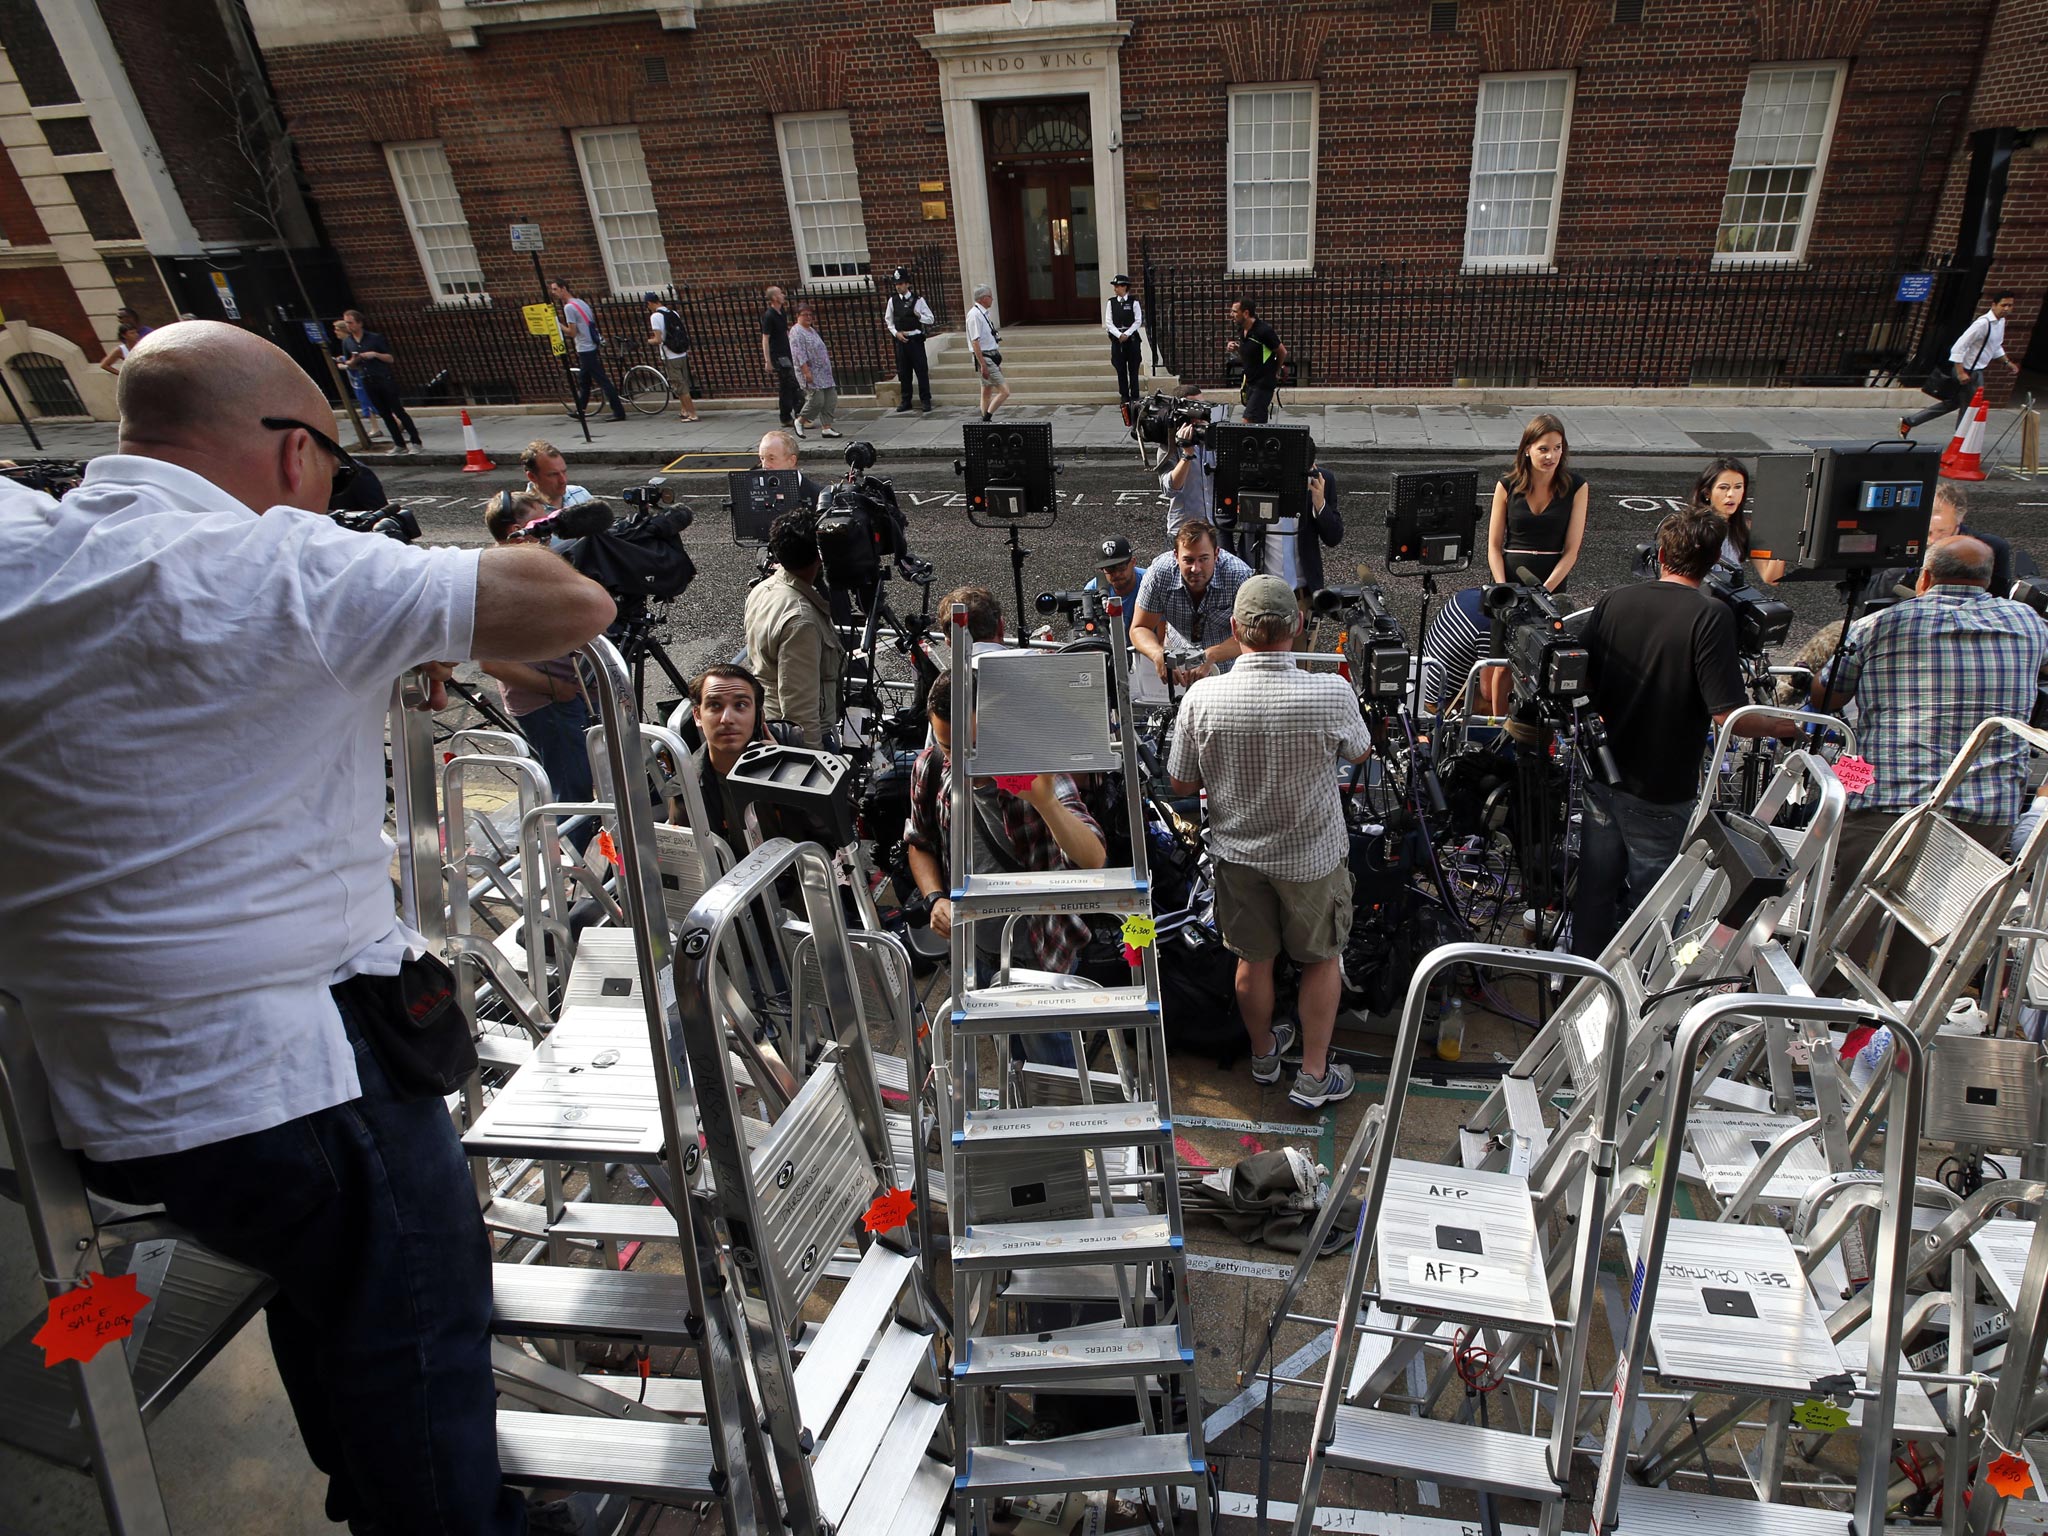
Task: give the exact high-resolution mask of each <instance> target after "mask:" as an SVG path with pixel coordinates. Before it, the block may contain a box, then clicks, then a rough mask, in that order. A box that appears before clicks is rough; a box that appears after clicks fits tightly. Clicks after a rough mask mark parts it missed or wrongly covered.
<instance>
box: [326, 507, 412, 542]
mask: <svg viewBox="0 0 2048 1536" xmlns="http://www.w3.org/2000/svg"><path fill="white" fill-rule="evenodd" d="M327 515H328V516H329V517H331V518H333V519H334V524H335V526H336V527H337V528H346V529H348V531H349V532H350V533H381V534H383V535H384V537H385V538H387V539H396V540H397V541H398V542H399V543H401V544H411V543H414V542H416V541H417V540H418V538H419V536H420V520H419V519H418V518H417V517H415V516H414V515H413V513H412V511H411V510H410V509H409V508H406V507H401V506H397V505H395V504H394V505H392V506H388V507H380V508H379V509H378V510H377V511H375V512H330V513H328V514H327Z"/></svg>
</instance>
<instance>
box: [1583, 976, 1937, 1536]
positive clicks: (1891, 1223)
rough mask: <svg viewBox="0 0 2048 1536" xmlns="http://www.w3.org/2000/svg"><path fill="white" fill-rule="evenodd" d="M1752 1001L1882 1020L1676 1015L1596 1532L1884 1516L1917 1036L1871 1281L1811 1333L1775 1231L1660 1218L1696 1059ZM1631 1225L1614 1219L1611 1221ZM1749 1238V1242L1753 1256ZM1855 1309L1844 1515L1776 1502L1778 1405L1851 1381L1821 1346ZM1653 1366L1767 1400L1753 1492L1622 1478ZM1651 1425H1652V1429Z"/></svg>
mask: <svg viewBox="0 0 2048 1536" xmlns="http://www.w3.org/2000/svg"><path fill="white" fill-rule="evenodd" d="M1758 1011H1769V1012H1772V1013H1775V1014H1776V1015H1777V1016H1779V1017H1782V1018H1785V1019H1788V1020H1811V1021H1820V1022H1822V1023H1840V1024H1842V1025H1844V1026H1845V1027H1846V1026H1849V1025H1853V1024H1857V1023H1864V1022H1869V1021H1870V1020H1872V1018H1873V1017H1875V1018H1877V1019H1879V1020H1882V1019H1883V1018H1884V1017H1885V1016H1886V1015H1885V1014H1884V1013H1883V1012H1875V1013H1874V1011H1873V1009H1872V1008H1871V1006H1870V1005H1869V1004H1867V1003H1857V1002H1847V1001H1836V1000H1833V999H1820V998H1770V999H1764V998H1759V997H1755V996H1740V995H1737V996H1721V997H1710V998H1705V999H1702V1000H1700V1001H1697V1002H1695V1003H1694V1004H1693V1005H1692V1006H1691V1007H1690V1008H1688V1009H1687V1010H1686V1014H1685V1017H1684V1019H1683V1020H1682V1021H1681V1022H1680V1024H1679V1027H1678V1031H1677V1036H1676V1039H1675V1040H1674V1042H1673V1044H1672V1047H1671V1056H1670V1072H1671V1076H1672V1079H1673V1082H1672V1086H1671V1089H1670V1091H1669V1092H1667V1093H1666V1094H1665V1095H1663V1099H1662V1104H1663V1108H1662V1113H1661V1116H1660V1119H1661V1124H1660V1126H1659V1128H1658V1132H1657V1138H1656V1142H1655V1147H1654V1151H1653V1154H1652V1157H1651V1160H1650V1167H1649V1186H1648V1196H1647V1198H1648V1206H1647V1209H1646V1211H1645V1213H1644V1215H1643V1217H1642V1218H1641V1220H1640V1222H1637V1223H1634V1231H1635V1233H1636V1239H1635V1242H1634V1244H1633V1246H1632V1255H1633V1262H1634V1272H1633V1273H1634V1278H1633V1280H1632V1282H1631V1287H1630V1296H1629V1300H1630V1307H1629V1311H1628V1317H1627V1321H1626V1326H1625V1333H1624V1337H1623V1338H1621V1339H1619V1340H1617V1342H1616V1352H1617V1357H1618V1363H1617V1368H1616V1382H1615V1391H1614V1400H1613V1406H1612V1408H1611V1409H1610V1410H1609V1413H1608V1416H1607V1423H1606V1429H1605V1434H1604V1439H1603V1446H1602V1455H1601V1462H1600V1472H1599V1481H1598V1483H1597V1485H1596V1488H1595V1492H1594V1501H1593V1530H1594V1531H1595V1533H1596V1536H1614V1533H1616V1532H1629V1533H1642V1536H1662V1533H1671V1532H1678V1531H1697V1530H1698V1529H1700V1528H1702V1527H1707V1526H1711V1527H1712V1528H1713V1529H1715V1530H1718V1531H1722V1532H1727V1533H1732V1536H1765V1533H1768V1536H1850V1533H1852V1532H1854V1533H1862V1532H1872V1531H1880V1530H1882V1529H1883V1528H1884V1525H1885V1514H1886V1509H1887V1505H1888V1502H1889V1488H1890V1481H1891V1478H1890V1472H1891V1456H1892V1432H1893V1425H1894V1422H1895V1419H1896V1409H1897V1402H1898V1395H1899V1393H1898V1388H1899V1373H1900V1362H1899V1340H1900V1337H1901V1327H1902V1323H1903V1318H1904V1313H1905V1303H1906V1288H1907V1279H1908V1271H1909V1266H1910V1264H1911V1262H1912V1250H1913V1248H1914V1246H1915V1244H1914V1237H1913V1227H1912V1222H1911V1220H1910V1214H1909V1213H1910V1211H1911V1202H1912V1198H1913V1160H1914V1157H1915V1155H1916V1153H1917V1151H1918V1145H1919V1128H1920V1111H1921V1107H1922V1104H1921V1100H1922V1083H1923V1062H1922V1057H1921V1052H1920V1049H1919V1043H1918V1041H1917V1040H1915V1039H1913V1038H1911V1037H1910V1036H1909V1035H1908V1034H1907V1033H1906V1032H1904V1031H1901V1032H1899V1038H1900V1040H1901V1046H1900V1048H1901V1050H1902V1051H1903V1052H1904V1055H1905V1063H1904V1072H1903V1076H1902V1079H1901V1081H1902V1083H1903V1085H1904V1092H1903V1093H1901V1094H1899V1095H1897V1096H1896V1099H1895V1102H1894V1104H1893V1106H1892V1113H1891V1123H1890V1125H1889V1127H1888V1128H1887V1132H1886V1144H1885V1166H1884V1172H1883V1175H1882V1184H1881V1186H1880V1187H1881V1192H1882V1200H1883V1214H1882V1216H1881V1217H1880V1220H1879V1227H1878V1235H1877V1240H1876V1243H1875V1253H1874V1256H1873V1259H1874V1262H1873V1273H1872V1278H1871V1283H1870V1284H1869V1286H1868V1287H1866V1288H1865V1291H1864V1302H1863V1305H1862V1306H1860V1307H1849V1308H1843V1309H1841V1310H1839V1311H1837V1313H1836V1314H1835V1315H1834V1316H1833V1317H1832V1318H1830V1319H1828V1320H1827V1322H1826V1323H1825V1324H1824V1325H1823V1326H1822V1327H1821V1329H1820V1330H1819V1337H1818V1339H1817V1340H1816V1338H1815V1337H1814V1329H1813V1327H1812V1318H1811V1316H1810V1308H1811V1306H1812V1298H1811V1296H1810V1294H1809V1293H1808V1291H1807V1288H1806V1286H1805V1284H1804V1276H1803V1272H1802V1270H1801V1267H1800V1262H1799V1260H1798V1258H1797V1257H1796V1256H1795V1255H1794V1254H1793V1252H1792V1249H1791V1246H1790V1243H1789V1241H1788V1240H1786V1239H1785V1237H1784V1234H1783V1233H1782V1232H1780V1231H1778V1230H1777V1229H1775V1228H1764V1227H1741V1226H1731V1225H1729V1224H1726V1223H1699V1222H1685V1223H1679V1222H1675V1221H1674V1219H1673V1214H1672V1211H1673V1205H1674V1201H1675V1197H1676V1193H1677V1186H1678V1177H1679V1174H1678V1161H1679V1148H1680V1145H1681V1143H1682V1140H1683V1130H1684V1123H1685V1119H1686V1116H1687V1114H1688V1112H1689V1110H1690V1108H1691V1106H1692V1104H1693V1103H1694V1100H1695V1093H1694V1090H1695V1088H1696V1086H1697V1084H1696V1079H1697V1077H1698V1076H1699V1075H1700V1073H1701V1070H1702V1056H1703V1055H1704V1053H1705V1050H1706V1048H1707V1047H1708V1046H1709V1044H1710V1043H1711V1042H1712V1041H1713V1040H1714V1039H1715V1038H1716V1036H1717V1035H1718V1034H1720V1033H1721V1032H1723V1031H1725V1030H1726V1028H1727V1027H1728V1026H1729V1025H1730V1024H1731V1022H1732V1021H1734V1020H1735V1019H1737V1018H1738V1017H1739V1016H1741V1015H1743V1014H1744V1013H1746V1012H1750V1013H1753V1012H1758ZM1617 1214H1618V1213H1617ZM1629 1225H1630V1224H1629V1223H1626V1222H1624V1223H1623V1226H1624V1230H1628V1228H1629ZM1701 1229H1704V1230H1703V1231H1702V1230H1701ZM1773 1239H1775V1240H1776V1243H1775V1244H1774V1243H1773V1242H1772V1240H1773ZM1717 1245H1718V1246H1717ZM1778 1245H1782V1248H1780V1247H1779V1246H1778ZM1751 1247H1754V1248H1755V1249H1756V1250H1757V1251H1755V1252H1751V1251H1750V1248H1751ZM1766 1248H1768V1251H1765V1250H1766ZM1695 1249H1697V1251H1695ZM1688 1255H1690V1256H1688ZM1788 1260H1789V1272H1787V1261H1788ZM1674 1301H1678V1302H1680V1303H1681V1304H1682V1309H1674V1307H1673V1302H1674ZM1660 1307H1661V1308H1662V1309H1663V1310H1662V1312H1661V1313H1660ZM1866 1319H1867V1321H1868V1323H1869V1334H1868V1338H1867V1341H1866V1343H1865V1345H1864V1350H1865V1358H1866V1360H1867V1362H1868V1367H1867V1369H1866V1372H1865V1374H1864V1377H1863V1382H1864V1388H1863V1393H1864V1412H1863V1424H1862V1428H1861V1430H1860V1432H1859V1434H1858V1452H1859V1460H1858V1470H1857V1479H1856V1484H1855V1488H1854V1491H1853V1508H1852V1510H1850V1511H1848V1512H1843V1511H1840V1510H1833V1509H1824V1508H1815V1507H1810V1506H1805V1505H1799V1504H1792V1503H1787V1502H1785V1501H1784V1500H1783V1498H1782V1497H1781V1494H1782V1492H1783V1490H1782V1489H1781V1488H1780V1487H1779V1480H1780V1477H1781V1473H1782V1455H1781V1454H1775V1453H1777V1452H1779V1451H1780V1449H1781V1447H1782V1443H1783V1438H1784V1434H1785V1430H1786V1427H1787V1424H1788V1420H1789V1413H1790V1409H1791V1406H1792V1400H1793V1399H1794V1398H1795V1397H1806V1396H1820V1397H1827V1396H1831V1395H1838V1394H1842V1393H1846V1392H1848V1391H1849V1390H1850V1389H1851V1385H1852V1381H1853V1378H1852V1377H1851V1376H1850V1374H1849V1373H1848V1372H1847V1370H1846V1369H1845V1368H1844V1367H1845V1365H1846V1362H1844V1361H1843V1360H1842V1358H1841V1356H1840V1354H1839V1352H1838V1351H1836V1350H1835V1349H1834V1346H1833V1339H1834V1337H1836V1336H1842V1335H1846V1334H1847V1333H1848V1332H1849V1331H1851V1330H1852V1329H1853V1328H1854V1327H1855V1326H1857V1325H1858V1324H1860V1323H1861V1322H1863V1321H1864V1320H1866ZM1836 1330H1839V1334H1838V1333H1837V1332H1836ZM1822 1346H1825V1347H1824V1348H1823V1347H1822ZM1830 1367H1833V1369H1831V1370H1829V1368H1830ZM1815 1369H1822V1370H1829V1374H1828V1375H1827V1376H1825V1377H1822V1378H1820V1379H1813V1378H1811V1377H1810V1376H1809V1375H1808V1373H1809V1372H1810V1371H1812V1370H1815ZM1652 1372H1654V1373H1655V1374H1658V1375H1659V1376H1660V1377H1662V1378H1665V1379H1668V1380H1671V1381H1674V1382H1676V1383H1678V1384H1680V1385H1685V1384H1687V1383H1691V1384H1695V1385H1698V1386H1701V1387H1703V1388H1704V1389H1705V1390H1707V1391H1709V1392H1713V1393H1723V1394H1724V1393H1728V1392H1731V1391H1732V1392H1735V1393H1737V1394H1741V1395H1747V1396H1751V1397H1769V1398H1773V1399H1775V1400H1776V1401H1777V1402H1778V1403H1779V1404H1780V1405H1781V1406H1780V1407H1779V1409H1778V1410H1777V1411H1776V1412H1774V1414H1773V1417H1772V1419H1771V1423H1770V1429H1769V1431H1768V1432H1767V1435H1766V1440H1765V1442H1764V1446H1763V1450H1762V1453H1761V1454H1760V1456H1759V1458H1758V1460H1759V1461H1760V1462H1761V1463H1762V1465H1761V1468H1760V1470H1759V1472H1758V1473H1757V1475H1756V1479H1755V1480H1756V1481H1757V1483H1758V1489H1757V1492H1758V1497H1757V1498H1756V1499H1754V1500H1751V1499H1742V1498H1735V1497H1729V1496H1725V1495H1721V1494H1718V1493H1704V1494H1703V1493H1692V1492H1685V1491H1677V1490H1673V1489H1671V1488H1669V1487H1663V1486H1655V1485H1653V1484H1652V1482H1651V1479H1652V1474H1653V1473H1654V1472H1655V1471H1657V1470H1658V1469H1657V1468H1654V1467H1652V1468H1644V1469H1643V1471H1642V1476H1643V1481H1636V1480H1635V1479H1633V1478H1632V1477H1631V1462H1632V1460H1634V1454H1633V1452H1632V1448H1631V1441H1632V1439H1633V1431H1634V1427H1635V1423H1636V1418H1637V1409H1638V1405H1639V1404H1641V1403H1642V1401H1643V1382H1644V1377H1645V1375H1646V1374H1650V1373H1652ZM1802 1378H1804V1379H1802ZM1683 1414H1684V1405H1683V1404H1679V1405H1675V1406H1674V1408H1673V1409H1671V1410H1668V1411H1667V1414H1666V1418H1667V1419H1669V1418H1671V1417H1673V1416H1676V1417H1679V1418H1681V1419H1682V1417H1683ZM1655 1433H1656V1432H1655V1431H1654V1430H1653V1436H1654V1434H1655ZM1667 1475H1668V1474H1667Z"/></svg>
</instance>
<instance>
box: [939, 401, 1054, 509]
mask: <svg viewBox="0 0 2048 1536" xmlns="http://www.w3.org/2000/svg"><path fill="white" fill-rule="evenodd" d="M960 434H961V439H962V446H963V447H964V448H965V449H966V452H967V457H966V459H965V461H964V470H965V473H966V476H967V509H968V516H969V520H970V521H973V522H977V523H982V522H984V520H985V525H986V526H994V527H1017V528H1035V527H1043V528H1049V527H1051V526H1052V520H1053V517H1054V514H1055V513H1056V512H1057V511H1058V507H1057V505H1056V504H1055V502H1054V500H1053V489H1052V482H1053V474H1054V470H1053V462H1052V423H1051V422H1049V421H1017V422H1010V421H1002V422H992V421H970V422H968V423H967V424H966V425H965V426H963V427H962V428H961V429H960Z"/></svg>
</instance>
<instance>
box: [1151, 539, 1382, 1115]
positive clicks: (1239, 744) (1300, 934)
mask: <svg viewBox="0 0 2048 1536" xmlns="http://www.w3.org/2000/svg"><path fill="white" fill-rule="evenodd" d="M1300 625H1301V613H1300V609H1299V608H1298V607H1297V606H1296V604H1295V600H1294V589H1293V588H1292V587H1290V586H1289V585H1288V584H1287V583H1286V582H1284V581H1282V580H1281V579H1280V578H1279V577H1277V576H1266V575H1259V576H1253V577H1251V578H1250V579H1249V580H1247V581H1246V582H1245V583H1244V585H1242V586H1241V587H1239V588H1238V589H1237V601H1236V603H1235V605H1234V606H1233V607H1232V609H1231V618H1230V629H1231V633H1232V634H1233V635H1235V636H1236V638H1237V641H1238V643H1239V644H1240V645H1242V646H1243V647H1244V653H1243V655H1241V656H1239V657H1238V659H1237V664H1236V665H1235V666H1234V667H1232V668H1231V670H1230V671H1228V672H1226V673H1223V674H1221V675H1220V676H1215V677H1206V678H1203V679H1202V680H1201V681H1200V682H1198V683H1196V684H1195V685H1194V686H1193V687H1192V688H1190V689H1189V690H1188V693H1187V698H1186V699H1185V700H1184V701H1183V702H1182V704H1181V708H1180V717H1179V719H1178V721H1177V722H1176V724H1175V729H1174V737H1173V757H1172V760H1171V762H1170V763H1169V765H1168V772H1169V773H1170V774H1171V776H1172V779H1173V790H1174V793H1175V794H1179V795H1191V794H1193V793H1194V792H1195V791H1196V790H1198V789H1203V788H1206V789H1207V790H1208V792H1209V836H1208V842H1209V852H1210V854H1211V856H1212V857H1213V858H1214V860H1215V865H1216V924H1217V926H1218V927H1219V928H1220V929H1222V931H1223V943H1224V945H1225V947H1227V948H1228V949H1229V950H1230V952H1231V953H1232V954H1234V955H1236V956H1237V1008H1238V1012H1239V1013H1240V1014H1241V1015H1242V1016H1243V1018H1244V1025H1245V1031H1246V1033H1248V1034H1249V1035H1250V1036H1251V1042H1252V1053H1253V1054H1252V1077H1253V1079H1254V1080H1256V1081H1258V1082H1261V1083H1276V1082H1278V1081H1279V1080H1280V1066H1281V1058H1282V1057H1283V1056H1284V1055H1285V1054H1286V1053H1287V1052H1288V1051H1289V1050H1290V1049H1291V1048H1292V1047H1293V1046H1294V1043H1295V1030H1294V1028H1293V1026H1292V1025H1289V1024H1286V1023H1282V1024H1280V1025H1278V1026H1276V1025H1275V1024H1274V1022H1273V962H1274V960H1275V959H1277V958H1278V957H1279V954H1280V951H1281V949H1282V948H1285V949H1286V951H1287V952H1288V953H1289V954H1290V955H1292V956H1293V957H1294V958H1295V960H1296V962H1297V963H1299V964H1300V966H1301V994H1300V998H1299V1000H1298V1004H1297V1009H1296V1011H1297V1012H1298V1013H1299V1014H1300V1016H1301V1035H1302V1039H1301V1070H1300V1072H1299V1073H1298V1074H1297V1075H1296V1077H1295V1079H1294V1091H1293V1092H1292V1093H1290V1094H1289V1095H1288V1098H1289V1099H1290V1100H1291V1101H1292V1102H1293V1103H1295V1104H1299V1105H1300V1106H1301V1107H1302V1108H1304V1109H1315V1108H1317V1107H1319V1106H1321V1105H1324V1104H1329V1103H1333V1102H1335V1101H1336V1100H1338V1099H1342V1098H1347V1097H1349V1096H1350V1093H1351V1090H1352V1087H1353V1086H1354V1074H1353V1073H1352V1070H1351V1069H1350V1068H1349V1067H1347V1066H1344V1065H1342V1064H1340V1063H1337V1062H1333V1061H1331V1060H1330V1035H1331V1033H1332V1032H1333V1031H1334V1030H1335V1029H1336V1026H1337V998H1338V993H1339V991H1340V990H1341V988H1342V985H1343V980H1342V977H1341V975H1340V974H1339V970H1338V957H1339V956H1340V955H1341V954H1342V953H1343V951H1344V941H1345V939H1346V938H1348V937H1349V935H1350V932H1351V865H1350V862H1349V855H1350V851H1351V844H1350V839H1349V837H1348V836H1347V835H1346V833H1345V829H1344V809H1343V806H1342V804H1341V802H1340V801H1339V799H1338V795H1337V763H1338V761H1339V760H1340V759H1341V760H1342V761H1344V762H1349V763H1359V762H1363V761H1364V760H1365V758H1366V756H1367V755H1368V754H1369V753H1370V752H1371V751H1372V743H1371V740H1370V739H1369V738H1368V737H1367V735H1366V733H1365V720H1364V718H1363V717H1362V716H1361V715H1360V714H1359V711H1358V700H1357V699H1356V698H1355V697H1354V696H1353V695H1352V692H1351V686H1350V684H1348V683H1346V682H1345V681H1344V680H1343V679H1342V678H1340V677H1336V676H1334V675H1331V674H1328V673H1322V674H1318V673H1311V672H1303V671H1301V670H1300V669H1299V668H1298V667H1296V666H1295V663H1294V657H1293V654H1292V650H1293V646H1294V636H1295V632H1296V631H1297V630H1298V629H1299V628H1300Z"/></svg>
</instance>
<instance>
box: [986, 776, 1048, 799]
mask: <svg viewBox="0 0 2048 1536" xmlns="http://www.w3.org/2000/svg"><path fill="white" fill-rule="evenodd" d="M1037 777H1038V775H1037V774H1035V773H999V774H997V775H996V788H997V789H1000V790H1001V791H1002V792H1003V793H1004V794H1006V795H1021V794H1023V793H1024V792H1025V791H1026V790H1028V789H1029V788H1031V783H1032V781H1033V780H1034V779H1036V778H1037Z"/></svg>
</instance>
